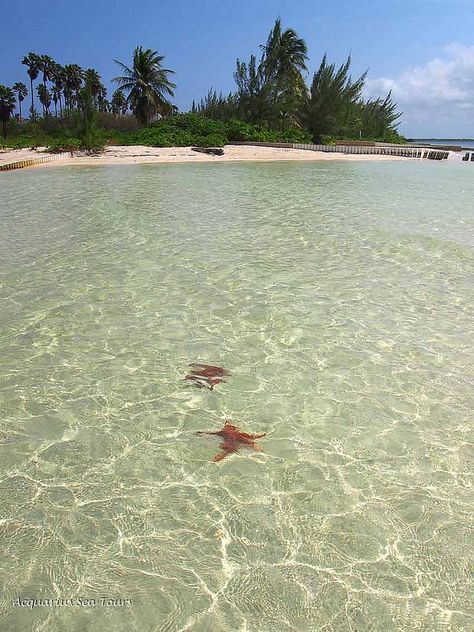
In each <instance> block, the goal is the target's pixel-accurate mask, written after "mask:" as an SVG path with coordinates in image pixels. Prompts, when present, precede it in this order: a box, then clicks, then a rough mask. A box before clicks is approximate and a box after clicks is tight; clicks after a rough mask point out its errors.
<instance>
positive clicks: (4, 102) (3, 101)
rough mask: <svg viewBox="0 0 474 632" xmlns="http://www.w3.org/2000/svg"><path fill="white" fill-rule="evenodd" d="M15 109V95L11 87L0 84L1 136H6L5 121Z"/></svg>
mask: <svg viewBox="0 0 474 632" xmlns="http://www.w3.org/2000/svg"><path fill="white" fill-rule="evenodd" d="M14 110H15V95H14V94H13V90H12V89H11V88H7V87H6V86H0V121H2V134H3V138H4V139H6V137H7V123H8V121H9V120H10V117H11V115H12V114H13V112H14Z"/></svg>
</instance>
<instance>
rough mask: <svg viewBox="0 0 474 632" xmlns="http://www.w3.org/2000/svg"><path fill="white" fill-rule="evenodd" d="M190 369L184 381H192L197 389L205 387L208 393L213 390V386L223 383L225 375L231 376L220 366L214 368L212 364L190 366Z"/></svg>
mask: <svg viewBox="0 0 474 632" xmlns="http://www.w3.org/2000/svg"><path fill="white" fill-rule="evenodd" d="M189 366H190V367H192V370H191V373H190V374H189V375H186V377H185V378H184V379H185V380H194V383H195V385H196V386H197V387H199V388H203V387H206V388H208V389H209V390H210V391H213V390H214V386H216V385H217V384H220V383H221V382H225V380H224V379H223V377H224V376H226V375H231V373H230V371H227V369H224V367H222V366H214V365H212V364H196V363H193V364H190V365H189Z"/></svg>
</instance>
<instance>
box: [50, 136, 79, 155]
mask: <svg viewBox="0 0 474 632" xmlns="http://www.w3.org/2000/svg"><path fill="white" fill-rule="evenodd" d="M79 149H82V143H81V141H80V140H79V138H68V139H62V140H54V141H53V142H52V143H51V144H50V145H49V146H48V147H47V148H46V151H49V152H50V153H51V154H59V153H61V152H63V151H70V152H73V151H78V150H79Z"/></svg>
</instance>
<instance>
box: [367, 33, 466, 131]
mask: <svg viewBox="0 0 474 632" xmlns="http://www.w3.org/2000/svg"><path fill="white" fill-rule="evenodd" d="M443 53H444V58H442V59H440V58H436V59H432V60H431V61H429V62H428V63H427V64H426V65H425V66H420V67H414V68H408V69H407V70H405V71H404V72H402V73H401V74H400V76H399V77H397V78H395V79H392V78H388V77H379V78H377V79H368V80H367V83H366V87H365V93H366V96H368V97H369V96H370V97H374V96H383V95H385V94H386V93H387V92H388V91H389V90H391V91H392V95H393V98H394V100H395V101H396V102H397V103H398V105H399V109H400V110H401V111H403V113H404V114H403V117H402V124H401V131H402V132H405V133H407V134H410V135H423V136H431V135H433V136H444V137H449V136H457V137H468V136H469V137H473V136H474V46H463V45H461V44H449V45H448V46H446V47H445V48H444V49H443Z"/></svg>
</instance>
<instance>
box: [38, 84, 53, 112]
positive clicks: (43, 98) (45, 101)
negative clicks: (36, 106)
mask: <svg viewBox="0 0 474 632" xmlns="http://www.w3.org/2000/svg"><path fill="white" fill-rule="evenodd" d="M36 90H37V92H38V97H39V100H40V103H41V105H42V106H43V116H48V115H49V107H50V105H51V94H50V92H49V90H48V88H46V86H45V85H44V83H41V84H40V85H39V86H38V87H37V88H36Z"/></svg>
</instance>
